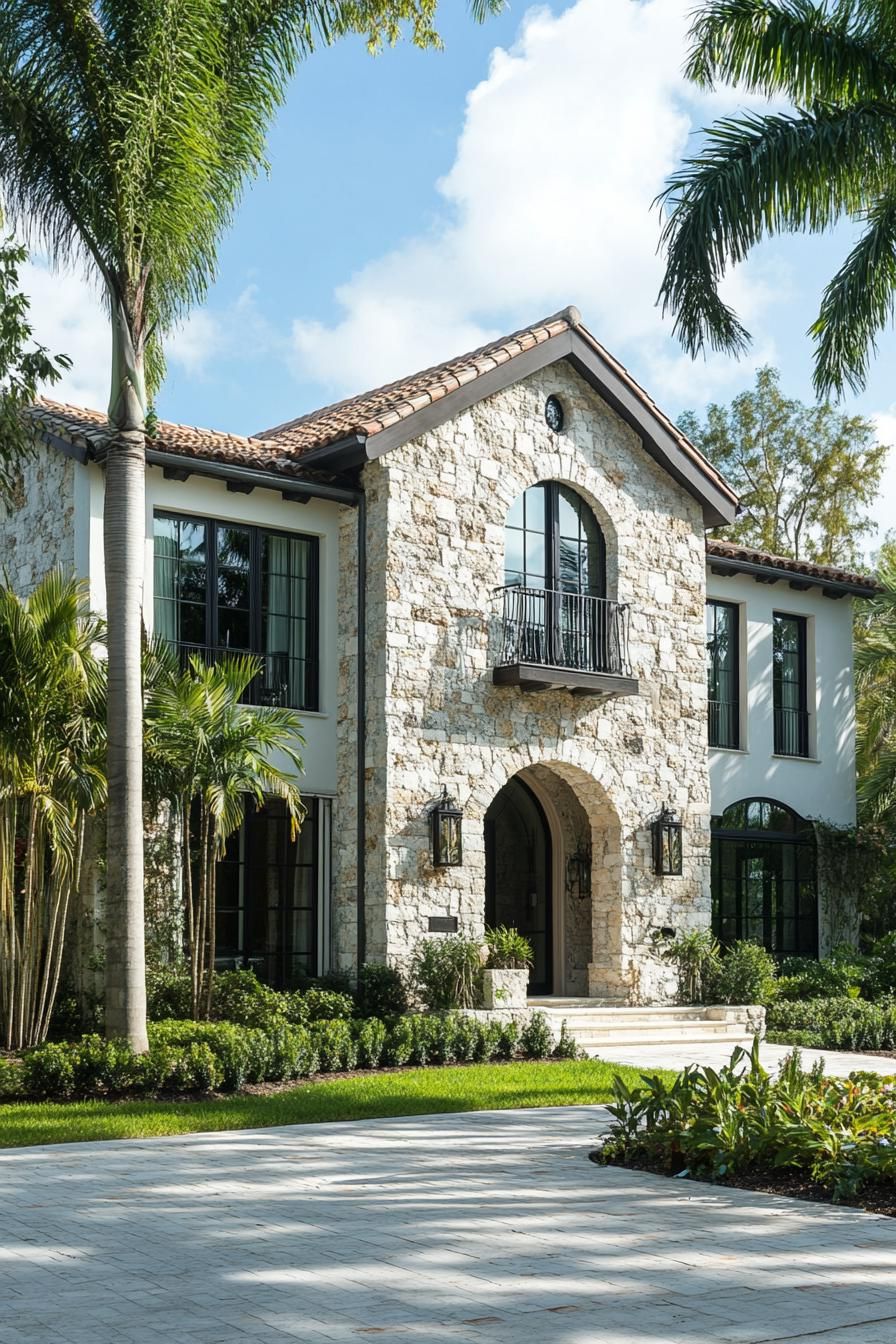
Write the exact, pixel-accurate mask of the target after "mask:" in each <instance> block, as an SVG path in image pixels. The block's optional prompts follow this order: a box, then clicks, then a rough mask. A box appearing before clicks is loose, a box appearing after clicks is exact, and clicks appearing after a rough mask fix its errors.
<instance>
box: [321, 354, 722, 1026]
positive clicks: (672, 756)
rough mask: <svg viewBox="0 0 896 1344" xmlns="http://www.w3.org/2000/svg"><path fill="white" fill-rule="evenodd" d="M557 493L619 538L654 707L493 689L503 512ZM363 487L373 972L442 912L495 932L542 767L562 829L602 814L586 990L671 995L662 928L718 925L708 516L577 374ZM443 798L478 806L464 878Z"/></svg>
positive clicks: (515, 399)
mask: <svg viewBox="0 0 896 1344" xmlns="http://www.w3.org/2000/svg"><path fill="white" fill-rule="evenodd" d="M550 394H554V395H556V396H558V397H559V398H560V399H561V401H562V403H563V406H564V410H565V414H566V427H565V430H564V432H563V433H561V434H555V433H553V432H552V431H551V430H549V429H548V427H547V425H546V423H545V420H544V404H545V400H546V398H547V397H548V396H549V395H550ZM552 479H553V480H559V481H562V482H565V483H567V484H568V485H570V486H572V487H573V488H574V489H575V490H577V491H578V492H579V493H580V494H581V495H582V496H583V498H584V499H585V500H586V501H587V502H588V503H589V504H590V506H591V508H592V509H593V511H594V513H595V515H596V517H597V519H598V521H599V523H600V525H601V527H602V529H603V532H604V536H605V539H606V543H607V576H608V585H607V596H608V597H610V598H614V599H616V600H619V601H622V602H627V603H630V604H631V643H630V653H631V661H632V664H633V672H634V675H635V676H636V677H637V678H638V679H639V682H640V693H639V694H638V695H637V696H626V697H621V698H615V699H611V698H606V697H604V698H595V697H591V696H586V697H581V698H579V697H574V696H573V695H571V694H570V693H569V692H567V691H549V692H543V693H540V694H532V693H526V692H524V691H522V690H520V689H518V688H515V687H496V686H494V685H493V684H492V667H493V665H494V662H495V658H496V654H497V633H498V632H497V619H496V617H497V610H498V605H497V603H498V598H497V595H496V592H495V590H496V589H498V588H499V587H500V586H501V585H502V583H503V566H504V522H505V517H506V514H507V511H508V509H509V507H510V505H511V504H512V502H513V501H514V499H516V498H517V496H518V495H520V494H521V493H522V491H523V490H525V489H526V488H527V487H528V486H530V485H533V484H535V483H536V482H538V481H543V480H552ZM364 483H365V488H366V490H367V494H368V516H369V533H368V535H369V544H368V554H369V563H370V575H371V583H370V591H369V597H368V622H367V631H368V645H369V668H368V688H367V689H368V705H369V713H368V720H367V725H366V731H367V761H368V771H367V775H368V780H367V783H368V816H367V855H366V862H367V875H366V892H367V942H368V956H369V957H370V958H371V959H380V958H382V957H388V958H389V959H392V960H396V961H405V960H406V959H407V958H408V957H409V956H410V955H411V953H412V951H413V948H414V946H415V944H416V943H417V941H418V940H419V939H420V938H421V937H423V936H425V935H426V933H427V929H428V920H429V917H430V916H431V915H445V914H448V915H456V916H457V917H458V919H459V922H460V927H461V928H462V929H463V930H465V931H467V932H469V933H471V934H480V933H481V931H482V927H483V921H484V872H485V846H484V836H483V818H484V815H485V812H486V810H487V809H488V806H489V804H490V802H491V801H492V799H493V797H494V795H495V794H496V793H497V791H498V790H499V789H500V788H501V787H502V786H503V785H504V784H505V783H506V781H507V780H508V779H509V778H510V777H511V776H512V775H514V774H515V773H517V772H518V771H522V770H530V771H533V776H532V778H533V780H536V777H537V780H538V781H540V787H541V789H542V790H543V791H544V790H549V789H550V785H551V781H552V780H553V781H555V783H556V794H557V803H558V807H559V810H560V812H561V814H562V813H564V811H565V813H566V815H567V816H569V815H570V814H571V804H570V795H571V796H572V802H573V803H574V804H575V807H576V808H578V809H581V814H584V816H585V818H586V819H587V822H586V828H587V832H588V833H587V835H586V837H585V844H586V849H587V846H588V842H589V841H590V856H587V857H590V871H589V872H588V876H587V878H586V880H588V881H589V882H590V892H589V893H588V899H587V900H586V901H585V905H586V909H587V914H586V916H585V918H586V919H588V920H590V939H588V938H584V937H583V936H582V934H581V930H580V931H579V934H578V935H577V937H578V946H579V953H578V954H577V953H576V952H575V950H573V951H571V952H570V951H569V950H567V956H566V964H565V965H566V968H565V976H566V979H567V981H568V983H569V990H568V992H582V991H583V990H584V989H585V987H586V986H587V989H588V991H589V992H590V993H591V994H592V995H613V996H618V997H623V998H625V999H627V1000H628V1001H631V1002H640V1001H654V1000H661V999H664V998H667V997H669V996H670V995H671V993H672V992H673V990H674V976H673V975H672V974H671V972H670V969H669V968H668V967H666V966H665V965H664V964H663V963H661V962H660V961H659V960H658V959H657V957H656V955H655V952H654V950H653V941H652V932H653V930H655V929H657V928H659V927H670V926H671V927H673V928H675V929H676V930H684V929H687V928H691V927H695V926H699V925H706V924H708V922H709V914H710V898H709V785H708V775H707V747H706V681H705V665H704V641H705V635H704V600H705V557H704V543H703V536H704V533H703V519H702V515H701V510H700V507H699V505H698V503H697V502H696V501H695V500H694V499H693V498H692V497H691V496H690V495H689V494H688V493H686V492H685V491H684V489H683V488H681V487H680V486H679V485H678V484H677V483H676V482H675V481H674V480H673V479H672V478H671V477H670V476H669V475H668V474H667V473H666V472H665V471H664V470H663V469H662V468H660V467H659V466H658V465H657V464H656V463H655V462H654V461H653V459H652V458H651V457H650V456H649V455H648V454H647V452H646V451H645V450H644V448H643V447H642V445H641V442H640V440H639V438H638V437H637V435H636V434H635V433H634V432H633V431H632V430H631V429H630V428H629V427H628V426H627V425H626V424H625V423H624V422H623V421H622V420H620V419H619V417H618V416H617V415H616V414H615V413H614V412H613V411H612V410H611V409H610V407H609V406H607V405H606V404H605V403H603V402H602V401H601V399H600V398H599V397H598V396H597V395H596V394H595V393H594V392H593V391H592V390H591V389H590V387H588V385H587V384H586V383H585V382H584V381H583V380H581V379H580V378H579V376H578V375H577V374H576V373H575V372H574V371H573V370H572V368H571V367H570V366H568V365H566V364H565V363H564V364H559V365H554V366H552V367H551V368H548V369H546V370H543V371H540V372H538V373H536V374H533V375H531V376H530V377H528V378H526V379H525V380H523V381H521V382H520V383H518V384H516V385H514V386H512V387H510V388H508V389H506V390H504V391H502V392H499V393H497V394H495V395H494V396H492V397H490V398H488V399H486V400H484V401H481V402H479V403H477V404H476V405H475V406H473V407H472V408H471V409H469V410H468V411H465V412H462V413H460V414H459V415H457V416H456V417H455V418H454V419H452V420H450V421H448V422H447V423H445V424H443V425H441V426H439V427H437V428H436V429H433V430H431V431H428V432H427V433H425V434H424V435H422V436H421V437H420V438H418V439H416V440H413V441H411V442H410V443H408V444H406V445H404V446H402V447H400V448H397V449H395V450H394V451H393V452H391V453H389V454H387V455H386V456H385V457H383V458H381V459H379V460H377V461H375V462H372V463H370V464H369V465H368V466H367V467H366V468H365V472H364ZM348 737H349V733H348V729H346V734H345V740H346V744H347V743H348ZM443 785H445V786H447V788H448V790H449V792H450V793H451V794H452V795H453V796H454V797H455V798H457V800H458V801H459V802H460V803H461V805H462V806H463V809H464V863H463V866H462V867H460V868H451V869H441V870H434V869H433V868H432V866H431V861H430V853H429V829H428V806H429V804H430V803H431V802H432V801H433V800H434V799H435V798H437V797H438V795H439V793H440V791H441V789H442V786H443ZM663 803H669V804H671V805H672V806H673V807H674V808H675V809H676V810H677V811H678V812H679V814H680V815H681V817H682V820H683V821H684V824H685V871H684V874H683V876H681V877H677V878H666V879H661V878H657V877H655V876H654V875H653V874H652V871H651V857H650V831H649V824H650V820H651V819H652V817H653V816H654V815H655V814H656V813H657V812H658V811H659V809H660V807H661V806H662V804H663ZM569 825H571V823H568V826H569ZM336 833H337V834H338V830H337V831H336ZM346 890H347V888H346ZM561 899H562V894H561ZM338 900H339V898H338V897H337V904H338ZM581 918H582V917H581V915H580V916H579V920H580V922H581ZM586 945H587V949H588V950H587V956H588V957H589V958H590V960H589V961H588V962H587V965H579V964H578V961H577V955H578V956H580V954H581V949H582V947H583V946H586ZM344 955H345V956H346V957H347V956H348V955H349V954H348V951H347V945H346V950H345V952H344Z"/></svg>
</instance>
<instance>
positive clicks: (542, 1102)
mask: <svg viewBox="0 0 896 1344" xmlns="http://www.w3.org/2000/svg"><path fill="white" fill-rule="evenodd" d="M616 1074H622V1075H623V1076H624V1077H625V1078H626V1079H628V1080H629V1081H634V1080H636V1079H637V1078H638V1077H639V1076H640V1070H638V1069H630V1068H626V1067H624V1066H622V1065H617V1064H604V1063H602V1062H601V1061H600V1060H593V1059H588V1060H575V1061H573V1060H564V1061H558V1062H556V1063H547V1062H543V1063H536V1062H532V1063H528V1062H525V1063H513V1064H471V1065H466V1066H463V1067H460V1068H441V1069H436V1068H429V1069H408V1070H404V1071H400V1072H395V1073H368V1074H360V1075H358V1076H356V1077H354V1078H336V1079H332V1080H330V1081H322V1082H311V1083H304V1084H300V1085H299V1086H297V1087H294V1088H291V1089H290V1090H289V1091H288V1092H278V1093H275V1094H273V1095H270V1096H232V1097H223V1098H220V1099H215V1100H211V1101H124V1102H114V1101H112V1102H110V1101H68V1102H13V1103H8V1104H6V1105H0V1148H20V1147H23V1146H26V1145H29V1144H35V1143H75V1142H79V1141H82V1140H86V1139H138V1138H146V1137H150V1136H154V1135H159V1134H194V1133H197V1132H200V1131H203V1130H216V1129H254V1128H262V1127H264V1126H267V1125H309V1124H318V1123H320V1122H322V1121H331V1120H370V1119H376V1118H377V1117H379V1116H387V1115H428V1114H437V1113H438V1112H440V1111H488V1110H506V1109H508V1108H509V1107H512V1106H575V1105H581V1104H585V1103H595V1102H601V1101H607V1100H609V1098H610V1096H611V1090H612V1079H613V1078H614V1076H615V1075H616Z"/></svg>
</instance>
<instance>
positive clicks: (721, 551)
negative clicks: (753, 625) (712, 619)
mask: <svg viewBox="0 0 896 1344" xmlns="http://www.w3.org/2000/svg"><path fill="white" fill-rule="evenodd" d="M706 554H707V555H708V556H709V557H710V559H711V558H712V557H713V556H715V557H716V558H717V559H720V560H729V561H734V562H735V564H736V563H737V562H740V563H741V564H745V565H761V566H762V567H763V568H764V569H780V570H783V571H784V572H785V573H787V574H796V575H800V576H801V577H802V578H805V579H809V580H812V579H817V580H821V581H822V582H824V583H834V584H842V585H843V586H844V587H848V588H860V589H863V590H864V591H865V592H867V594H868V596H869V597H871V596H873V595H874V593H878V592H880V584H879V583H878V582H877V580H876V579H875V578H874V577H873V576H871V575H869V574H858V573H854V572H853V571H851V570H848V569H840V568H839V567H838V566H837V565H816V564H813V563H812V562H811V561H809V560H791V559H790V558H789V557H788V556H786V555H771V554H770V553H768V552H766V551H754V550H751V549H750V548H749V547H747V546H740V545H738V544H737V543H736V542H733V541H718V540H717V539H716V538H715V537H707V539H706Z"/></svg>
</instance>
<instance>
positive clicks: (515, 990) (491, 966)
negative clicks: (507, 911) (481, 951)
mask: <svg viewBox="0 0 896 1344" xmlns="http://www.w3.org/2000/svg"><path fill="white" fill-rule="evenodd" d="M485 941H486V944H487V946H488V960H487V961H486V963H485V969H484V970H483V972H482V1001H483V1004H484V1006H485V1007H486V1008H525V1006H526V991H527V989H528V986H529V968H530V966H531V965H532V944H531V943H530V942H529V939H528V938H526V937H525V936H524V935H523V934H522V933H520V931H519V929H511V928H507V927H506V926H505V925H503V924H502V925H500V926H499V927H498V928H496V929H486V931H485Z"/></svg>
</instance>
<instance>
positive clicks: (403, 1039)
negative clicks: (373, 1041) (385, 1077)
mask: <svg viewBox="0 0 896 1344" xmlns="http://www.w3.org/2000/svg"><path fill="white" fill-rule="evenodd" d="M412 1020H413V1019H412V1018H410V1017H399V1018H397V1019H396V1020H395V1021H394V1022H391V1023H390V1024H389V1026H388V1027H387V1028H386V1040H385V1042H384V1044H383V1053H382V1056H381V1058H382V1062H383V1063H384V1064H389V1065H392V1066H393V1067H397V1068H400V1067H401V1066H402V1065H403V1064H407V1062H408V1060H409V1059H410V1058H411V1054H412V1052H413V1049H414V1032H413V1029H412V1027H411V1022H412Z"/></svg>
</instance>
